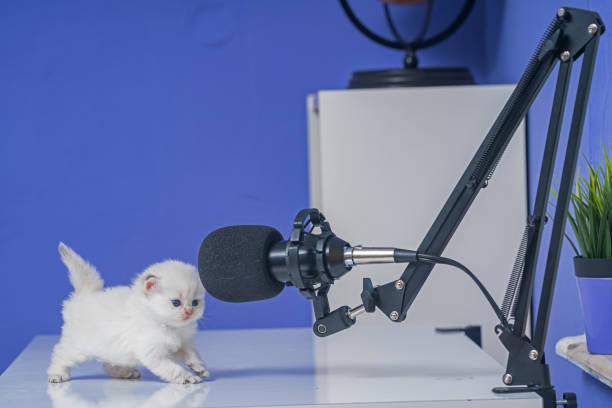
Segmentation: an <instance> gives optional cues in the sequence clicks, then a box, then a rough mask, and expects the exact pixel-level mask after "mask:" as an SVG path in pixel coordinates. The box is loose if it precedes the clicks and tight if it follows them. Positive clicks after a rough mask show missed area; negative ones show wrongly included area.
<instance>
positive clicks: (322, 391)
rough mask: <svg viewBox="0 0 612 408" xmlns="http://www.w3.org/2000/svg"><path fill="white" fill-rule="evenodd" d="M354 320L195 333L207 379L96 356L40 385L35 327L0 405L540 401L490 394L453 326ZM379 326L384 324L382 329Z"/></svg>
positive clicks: (0, 380)
mask: <svg viewBox="0 0 612 408" xmlns="http://www.w3.org/2000/svg"><path fill="white" fill-rule="evenodd" d="M368 330H372V328H367V327H364V328H360V327H359V326H358V325H356V326H354V327H353V328H351V329H348V330H346V331H345V332H342V333H338V334H336V335H333V336H331V337H329V338H326V339H319V338H315V336H314V335H313V334H312V332H311V330H310V329H309V328H298V329H273V330H272V329H270V330H223V331H221V330H218V331H205V332H199V333H198V334H197V337H196V345H197V348H198V350H200V352H201V354H202V356H203V357H204V360H205V361H206V363H207V365H208V368H209V370H210V371H211V373H212V378H211V379H210V381H207V382H205V383H202V384H197V385H176V384H165V383H163V382H161V381H160V380H159V379H158V378H156V377H155V376H154V375H152V374H151V373H150V372H148V371H147V370H143V376H142V379H141V380H116V379H111V378H109V377H108V376H107V375H106V374H105V373H104V371H103V369H102V365H101V364H100V363H97V362H89V363H86V364H83V365H81V366H79V367H77V368H75V369H74V370H73V371H72V379H71V380H70V381H69V382H67V383H63V384H48V383H47V376H46V373H45V372H46V368H47V365H48V363H49V356H50V354H51V349H52V347H53V345H54V344H55V342H56V341H57V339H58V337H57V336H37V337H36V338H34V340H33V341H32V343H30V344H29V345H28V346H27V347H26V349H25V350H24V351H23V352H22V353H21V354H20V355H19V357H18V358H17V359H16V360H15V361H14V362H13V364H12V365H11V366H10V367H9V368H8V369H7V370H6V372H5V373H4V374H3V375H2V376H0V407H39V406H40V407H47V406H53V407H56V408H57V407H71V408H81V407H130V408H134V407H147V408H148V407H168V406H176V407H201V406H207V407H234V406H241V407H242V406H256V407H263V406H285V407H286V406H301V407H331V406H334V407H339V406H342V407H343V408H346V407H353V406H359V407H379V408H382V407H400V406H402V407H411V408H416V407H419V408H434V407H436V408H437V407H492V408H493V407H521V408H523V407H541V406H542V402H541V399H540V398H539V397H538V396H537V395H535V394H531V393H529V394H515V395H504V396H500V395H496V394H493V393H492V392H491V391H490V390H491V388H492V387H494V386H500V385H501V380H500V379H501V376H502V374H503V368H502V367H501V366H499V364H498V363H497V362H496V361H495V360H493V359H492V358H491V357H489V356H488V355H487V354H485V353H484V352H483V351H482V350H481V349H479V348H478V347H477V346H476V345H475V344H474V343H472V342H471V341H470V340H469V339H468V338H467V337H465V336H464V335H463V334H457V333H453V334H436V333H435V332H434V330H433V328H427V327H411V326H408V325H391V324H390V325H389V326H388V328H386V329H380V328H378V329H376V330H377V331H380V330H385V333H384V335H381V336H377V335H376V334H373V333H368V332H367V331H368ZM387 331H388V332H387Z"/></svg>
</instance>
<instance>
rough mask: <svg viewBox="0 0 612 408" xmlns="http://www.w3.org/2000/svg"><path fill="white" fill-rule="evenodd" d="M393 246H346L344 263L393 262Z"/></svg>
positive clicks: (351, 264)
mask: <svg viewBox="0 0 612 408" xmlns="http://www.w3.org/2000/svg"><path fill="white" fill-rule="evenodd" d="M394 254H395V248H372V247H371V248H368V247H362V246H360V245H359V246H355V247H346V248H345V249H344V264H345V265H346V266H353V265H362V264H377V263H394V262H395V258H394Z"/></svg>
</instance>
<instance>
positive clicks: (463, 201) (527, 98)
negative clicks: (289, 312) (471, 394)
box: [315, 7, 605, 408]
mask: <svg viewBox="0 0 612 408" xmlns="http://www.w3.org/2000/svg"><path fill="white" fill-rule="evenodd" d="M604 31H605V26H604V24H603V22H602V20H601V18H600V17H599V15H598V14H597V13H595V12H592V11H587V10H581V9H575V8H570V7H564V8H561V9H559V10H558V12H557V16H556V17H555V19H554V20H553V21H552V23H551V24H550V26H549V27H548V29H547V30H546V32H545V34H544V36H543V38H542V40H541V41H540V44H539V45H538V47H537V49H536V51H535V53H534V55H533V57H532V59H531V60H530V62H529V64H528V66H527V68H526V70H525V72H524V73H523V75H522V77H521V79H520V81H519V83H518V84H517V86H516V88H515V90H514V92H513V93H512V95H511V96H510V99H509V100H508V101H507V103H506V105H505V106H504V108H503V109H502V111H501V113H500V114H499V116H498V117H497V119H496V120H495V122H494V124H493V126H492V127H491V129H490V130H489V132H488V134H487V136H486V137H485V139H484V141H483V143H482V144H481V146H480V148H479V149H478V151H477V152H476V155H475V156H474V157H473V159H472V160H471V162H470V163H469V165H468V167H467V169H466V170H465V172H464V173H463V175H462V176H461V178H460V179H459V182H458V183H457V185H456V186H455V188H454V190H453V191H452V193H451V195H450V197H449V198H448V200H447V201H446V204H445V205H444V207H443V208H442V210H441V211H440V213H439V214H438V216H437V218H436V220H435V221H434V223H433V225H432V226H431V228H430V229H429V231H428V233H427V234H426V236H425V238H424V239H423V242H422V243H421V245H420V246H419V248H418V252H419V253H423V254H428V255H430V256H433V257H436V256H440V255H441V254H442V252H443V251H444V249H445V248H446V245H447V244H448V242H449V241H450V239H451V238H452V236H453V234H454V232H455V230H456V229H457V227H458V226H459V224H460V223H461V221H462V220H463V217H464V216H465V214H466V212H467V211H468V209H469V208H470V206H471V204H472V202H473V201H474V199H475V198H476V195H477V194H478V193H479V192H480V191H481V190H482V189H483V188H485V187H487V184H488V183H489V180H490V179H491V177H492V175H493V172H494V171H495V168H496V167H497V164H498V163H499V161H500V159H501V157H502V155H503V153H504V151H505V149H506V147H507V146H508V143H509V142H510V140H511V138H512V136H513V135H514V132H515V131H516V129H517V127H518V126H519V124H520V122H521V121H522V120H523V119H524V118H525V115H526V114H527V111H528V109H529V107H530V106H531V104H532V103H533V101H534V99H535V98H536V97H537V95H538V94H539V92H540V90H541V88H542V86H543V85H544V83H545V82H546V80H547V78H548V76H549V75H550V73H551V72H552V70H553V69H554V67H555V65H556V64H557V62H558V61H560V66H559V73H558V78H557V84H556V90H555V95H554V101H553V105H552V110H551V116H550V123H549V127H548V134H547V139H546V146H545V149H544V156H543V160H542V167H541V170H540V177H539V181H538V189H537V194H536V198H535V205H534V208H533V211H532V212H531V213H530V215H529V217H528V220H527V225H526V227H525V236H524V238H523V244H522V245H521V247H522V248H521V251H519V256H518V257H517V262H516V264H515V268H514V271H513V275H512V276H511V279H510V284H509V288H508V290H507V292H506V297H505V299H504V307H503V308H502V310H503V311H504V313H507V315H506V316H505V317H506V319H507V320H508V321H510V322H511V324H510V325H498V326H497V327H496V332H497V334H498V336H499V338H500V341H501V342H502V343H503V345H504V346H505V347H506V349H507V350H508V352H509V356H508V363H507V367H506V373H505V375H504V376H503V382H504V383H505V384H506V385H508V386H510V385H511V386H512V387H505V388H495V389H494V390H493V391H495V392H499V393H508V392H527V391H535V392H537V393H539V394H540V395H541V396H542V397H543V400H544V407H546V408H553V407H555V406H556V403H555V391H554V388H553V386H552V385H551V383H550V374H549V367H548V365H547V364H546V362H545V358H544V345H545V342H546V332H547V330H548V323H549V316H550V308H551V304H552V298H553V293H554V287H555V280H556V275H557V268H558V265H559V257H560V253H561V246H562V242H563V237H564V230H565V224H566V219H567V211H568V205H569V199H570V194H571V186H572V184H573V179H574V176H575V171H576V161H577V157H578V151H579V147H580V140H581V136H582V128H583V124H584V118H585V114H586V106H587V101H588V97H589V91H590V86H591V79H592V76H593V68H594V65H595V57H596V54H597V48H598V44H599V37H600V35H601V34H603V32H604ZM580 57H583V58H582V67H581V71H580V79H579V83H578V88H577V91H576V101H575V103H574V112H573V116H572V122H571V126H570V131H569V138H568V144H567V148H566V153H565V159H564V162H563V173H562V177H561V181H560V184H559V193H558V197H557V203H556V213H555V217H554V222H553V229H552V237H551V241H550V246H549V249H548V257H547V261H546V267H545V272H544V280H543V285H542V291H541V294H540V305H539V307H538V312H537V320H536V321H535V326H534V327H535V330H534V335H533V339H530V338H529V337H528V336H526V334H525V328H526V323H527V319H528V316H529V311H530V304H531V299H532V294H533V283H534V276H535V270H536V265H537V259H538V252H539V248H540V243H541V238H542V231H543V228H544V224H545V222H546V221H547V220H546V208H547V204H548V198H549V195H550V189H551V183H552V176H553V169H554V163H555V158H556V154H557V148H558V145H559V137H560V132H561V123H562V119H563V114H564V111H565V102H566V99H567V90H568V86H569V82H570V76H571V71H572V65H573V62H574V61H576V60H577V59H578V58H580ZM433 268H434V264H433V263H427V262H422V261H418V262H413V263H410V264H409V265H408V266H407V267H406V269H405V270H404V273H403V274H402V276H401V278H400V279H399V280H396V281H393V282H389V283H387V284H384V285H382V286H378V287H373V286H372V285H371V282H370V281H369V280H368V279H366V280H364V292H363V293H362V299H363V303H364V304H363V305H361V306H359V307H358V308H362V309H363V310H361V312H362V311H366V312H373V311H374V309H375V308H378V309H380V310H381V311H382V312H383V313H384V314H385V315H386V316H387V317H388V318H389V319H390V320H392V321H394V322H401V321H403V320H404V319H405V318H406V315H407V313H408V309H409V308H410V306H411V305H412V302H413V301H414V300H415V298H416V296H417V295H418V293H419V291H420V290H421V288H422V287H423V284H424V283H425V281H426V280H427V278H428V277H429V274H430V273H431V271H432V269H433ZM322 289H323V290H320V296H321V297H320V298H318V297H316V296H315V298H316V299H315V300H316V302H315V312H317V311H318V312H319V313H317V319H318V320H317V322H319V321H322V320H320V319H323V318H325V319H331V320H330V323H333V327H334V330H333V331H331V332H329V333H323V332H319V333H317V334H318V335H320V336H326V335H329V334H331V333H335V332H337V331H340V330H343V329H345V328H347V327H350V326H351V325H352V324H353V323H354V319H353V318H352V317H351V316H352V314H351V313H352V310H349V309H348V308H346V307H344V308H340V309H337V310H336V311H334V312H333V313H331V314H330V313H329V306H328V303H327V291H328V289H329V288H328V287H324V288H322ZM349 312H351V313H349ZM347 314H348V316H349V318H348V320H347V318H346V317H347ZM326 323H327V322H326ZM564 397H566V399H568V400H571V399H572V398H573V402H572V404H575V396H573V397H572V396H571V395H570V394H567V395H564Z"/></svg>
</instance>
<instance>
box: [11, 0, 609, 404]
mask: <svg viewBox="0 0 612 408" xmlns="http://www.w3.org/2000/svg"><path fill="white" fill-rule="evenodd" d="M353 3H355V8H356V10H357V12H358V13H359V14H360V15H362V16H363V18H364V20H366V22H367V23H368V24H370V25H371V26H372V27H374V28H377V29H378V30H379V31H380V32H385V31H384V21H383V18H382V13H381V10H380V5H379V4H378V2H377V1H374V0H371V1H356V0H355V1H353ZM477 3H478V4H477V6H476V9H475V11H474V13H473V15H472V16H471V17H470V19H469V20H468V23H467V24H466V25H465V26H464V27H463V28H462V29H461V30H460V31H459V32H458V33H457V35H456V36H455V37H453V38H451V39H450V40H449V41H447V42H446V43H444V44H442V45H440V46H438V47H435V48H434V49H430V50H425V51H423V52H422V53H421V54H420V55H419V57H420V59H421V62H422V64H423V65H424V66H433V65H468V66H469V67H470V68H471V69H472V71H473V72H474V73H475V75H476V77H477V79H478V80H479V81H480V82H483V83H509V82H515V81H516V80H518V78H519V77H520V74H521V73H522V71H523V69H524V67H525V64H526V62H527V60H528V59H529V57H530V55H531V53H532V51H533V49H534V47H535V46H536V43H537V41H538V39H539V37H540V35H541V34H542V32H543V30H544V28H545V26H546V25H547V23H548V21H550V19H551V18H552V16H553V15H554V12H555V10H556V9H557V8H558V7H559V6H560V5H561V4H560V3H559V2H556V1H552V0H543V1H537V2H535V1H528V0H506V1H497V0H495V1H494V0H489V1H479V2H477ZM563 4H568V5H575V6H578V7H583V8H592V9H596V10H598V11H599V12H600V14H601V15H602V17H603V18H604V20H605V21H607V22H608V23H609V24H612V5H610V4H609V2H608V1H607V0H593V1H586V0H583V1H567V2H564V3H563ZM458 7H459V5H458V4H457V2H454V1H452V0H444V1H437V2H436V11H435V20H434V24H433V25H432V27H439V26H442V25H444V24H445V23H446V22H448V21H449V20H450V19H451V18H452V16H453V15H454V14H455V12H456V10H457V8H458ZM394 11H395V13H396V15H397V20H398V25H400V26H404V27H412V28H410V29H409V28H407V29H406V32H407V33H409V32H410V31H412V32H413V33H414V32H416V31H417V27H413V25H414V21H416V19H417V18H418V17H419V16H421V15H422V14H423V11H424V8H423V6H417V7H411V8H403V9H395V10H394ZM0 27H2V34H3V35H2V36H0V57H1V58H2V63H0V89H1V90H2V92H1V94H0V135H1V137H0V185H1V186H2V192H3V194H2V201H0V259H1V260H2V261H1V262H2V263H1V265H2V277H3V279H2V280H3V289H4V294H3V296H2V297H0V309H1V310H4V311H5V312H3V313H2V315H1V316H0V333H2V336H1V338H0V345H1V347H0V372H1V371H3V370H4V369H5V368H6V367H7V365H8V364H9V363H10V361H12V359H13V358H14V357H15V356H16V355H17V353H18V352H19V351H20V350H21V349H22V348H23V347H24V346H25V344H26V343H27V342H28V341H29V339H30V338H31V337H32V336H33V335H35V334H38V333H58V332H59V327H60V325H61V317H60V309H59V305H60V303H61V300H62V299H63V298H64V297H65V296H66V294H67V293H68V292H69V291H70V286H69V283H68V280H67V278H66V272H65V270H64V267H63V266H62V265H61V263H60V262H59V259H58V256H57V254H56V249H55V248H56V245H57V242H58V241H59V240H64V241H66V242H67V243H68V244H69V245H72V246H73V247H74V248H75V249H76V250H77V251H78V252H80V253H81V254H82V255H83V256H85V257H86V258H87V259H89V260H91V261H92V262H93V263H94V264H95V265H96V266H98V268H99V269H100V271H101V272H102V274H103V276H104V278H105V280H106V282H107V284H109V285H116V284H124V283H127V282H128V281H129V280H130V279H131V277H132V276H133V275H134V274H135V273H137V272H138V271H140V270H142V269H143V268H144V267H145V266H147V265H148V264H149V263H152V262H155V261H158V260H161V259H164V258H168V257H176V258H180V259H183V260H186V261H191V262H195V260H196V253H197V248H198V246H199V243H200V241H201V239H202V238H203V237H204V236H205V235H206V234H207V233H208V232H210V231H211V230H212V229H214V228H216V227H218V226H221V225H226V224H234V223H262V224H269V225H273V226H275V227H276V228H278V229H279V230H281V231H283V232H284V233H286V232H287V229H288V227H289V222H290V221H291V220H292V218H293V216H294V214H295V212H296V211H297V210H298V209H300V208H302V207H305V206H307V204H308V188H307V182H308V180H307V154H306V122H305V102H304V100H305V96H306V94H308V93H310V92H314V91H316V90H318V89H334V88H335V89H338V88H343V87H344V86H345V84H346V82H347V80H348V78H349V76H350V72H351V71H353V70H356V69H372V68H386V67H393V66H398V65H399V62H400V61H401V54H399V53H397V52H394V51H391V50H387V49H384V48H382V47H379V46H377V45H375V44H373V43H371V42H370V41H368V40H366V39H364V38H363V37H361V35H360V34H358V33H357V32H356V31H355V30H354V29H353V27H352V26H351V25H350V24H349V23H348V21H347V20H346V18H345V17H344V15H343V14H342V12H341V10H340V8H339V6H338V5H337V4H336V2H333V1H329V0H317V1H314V0H308V1H306V0H302V1H290V2H289V1H282V0H276V1H273V0H259V1H244V0H243V1H237V0H233V1H229V0H225V1H206V0H186V1H161V0H155V1H151V0H146V1H145V0H141V1H101V0H97V1H89V2H77V1H74V0H70V1H58V2H46V1H42V0H40V1H28V0H23V1H19V2H2V3H1V4H0ZM608 36H609V33H608V35H606V36H604V37H603V38H602V42H601V48H600V55H599V58H598V62H597V67H596V72H595V79H594V83H593V93H592V97H591V104H590V107H589V115H588V118H587V122H586V124H585V135H584V142H583V145H582V149H583V151H584V152H585V154H586V155H587V156H588V157H589V158H591V159H592V160H598V159H599V158H600V157H601V153H600V146H601V143H602V142H605V143H608V144H609V143H612V137H611V136H610V135H611V131H612V129H611V128H610V127H611V126H612V124H611V123H610V121H609V120H608V118H610V117H612V112H611V110H612V105H611V103H610V101H609V97H608V96H609V93H610V92H611V90H610V79H611V75H612V72H611V70H610V64H611V61H610V59H611V58H612V50H611V46H610V41H609V39H608ZM577 68H578V67H576V72H577ZM551 97H552V87H551V86H547V87H545V88H544V90H543V95H542V97H541V98H539V99H538V101H536V103H535V104H534V107H533V108H532V110H531V115H530V122H529V130H530V139H529V164H530V175H531V176H530V178H531V180H530V181H531V193H532V197H533V195H534V186H535V182H534V181H535V178H534V177H535V174H536V173H537V172H538V171H539V166H540V158H541V154H542V150H543V135H544V134H545V130H546V124H547V123H546V117H547V116H548V114H549V107H550V102H551ZM558 174H560V173H558ZM557 177H559V176H557ZM517 240H518V237H517ZM544 252H545V251H543V253H544ZM571 257H572V253H571V252H570V250H569V246H568V245H565V252H564V253H563V256H562V260H561V268H560V272H559V280H558V284H557V288H556V296H555V301H554V305H553V312H552V315H551V327H550V334H549V345H548V349H547V355H548V360H549V361H550V364H551V367H552V375H553V379H554V382H555V384H557V385H558V386H559V389H560V390H565V391H567V390H572V391H576V392H579V396H580V399H581V402H582V403H583V405H582V406H593V407H594V406H604V405H606V404H605V403H604V401H607V402H608V403H609V401H611V400H612V392H611V391H610V390H609V389H608V388H607V387H604V386H601V385H600V384H599V383H598V382H597V381H595V380H593V379H591V378H590V377H589V376H587V375H585V374H583V373H582V372H581V371H579V370H578V369H576V368H575V367H573V366H571V365H570V364H569V363H567V362H565V361H563V360H562V359H560V358H558V357H556V356H555V354H554V350H553V347H554V343H555V342H556V340H557V339H559V338H560V337H562V336H567V335H574V334H577V333H581V332H582V331H583V328H582V318H581V316H580V309H579V304H578V298H577V292H576V287H575V283H574V279H573V277H572V273H573V272H572V266H571ZM536 292H537V291H536ZM245 308H249V313H244V310H245ZM309 322H310V309H309V304H308V303H307V302H304V300H303V299H301V297H300V296H299V295H298V294H296V293H295V291H291V290H287V291H285V292H284V293H283V294H281V295H280V296H279V297H277V298H275V299H273V300H270V301H267V302H260V303H251V304H248V305H231V304H222V303H220V302H217V301H215V300H214V299H209V300H208V311H207V314H206V318H205V319H204V322H203V324H202V326H203V327H206V328H213V329H214V328H229V327H272V326H275V327H284V326H307V325H308V324H309Z"/></svg>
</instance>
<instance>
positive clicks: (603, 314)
mask: <svg viewBox="0 0 612 408" xmlns="http://www.w3.org/2000/svg"><path fill="white" fill-rule="evenodd" d="M587 166H588V175H586V176H583V177H581V176H580V174H578V176H577V180H576V192H575V193H572V195H571V207H572V208H571V210H572V211H570V213H569V214H568V219H569V222H570V225H571V226H572V229H573V231H574V235H575V237H576V241H577V243H578V245H576V244H575V243H574V242H573V241H572V240H571V239H570V238H569V237H568V236H567V235H566V237H567V238H568V240H569V241H570V243H571V245H572V247H573V248H574V251H575V252H576V257H575V258H574V271H575V274H576V281H577V284H578V291H579V295H580V304H581V306H582V315H583V317H584V325H585V332H586V340H587V349H588V351H589V352H590V353H595V354H612V164H611V162H610V156H609V155H608V152H607V151H606V148H605V147H604V163H603V165H599V166H597V168H596V169H595V168H593V166H591V164H590V163H588V161H587Z"/></svg>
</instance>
